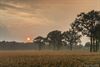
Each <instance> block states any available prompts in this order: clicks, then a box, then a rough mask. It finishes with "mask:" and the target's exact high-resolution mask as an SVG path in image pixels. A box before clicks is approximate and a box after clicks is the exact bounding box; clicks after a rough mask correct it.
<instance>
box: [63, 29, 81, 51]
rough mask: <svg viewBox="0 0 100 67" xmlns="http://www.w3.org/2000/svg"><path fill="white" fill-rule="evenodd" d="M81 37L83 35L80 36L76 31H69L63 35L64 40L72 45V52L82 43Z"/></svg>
mask: <svg viewBox="0 0 100 67" xmlns="http://www.w3.org/2000/svg"><path fill="white" fill-rule="evenodd" d="M80 37H81V35H78V34H77V32H75V31H74V30H69V31H66V32H64V33H63V40H65V42H66V43H67V44H69V45H70V50H72V47H73V45H77V44H78V43H80V42H81V40H80Z"/></svg>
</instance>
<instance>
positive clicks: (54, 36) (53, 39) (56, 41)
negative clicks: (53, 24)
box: [47, 30, 62, 49]
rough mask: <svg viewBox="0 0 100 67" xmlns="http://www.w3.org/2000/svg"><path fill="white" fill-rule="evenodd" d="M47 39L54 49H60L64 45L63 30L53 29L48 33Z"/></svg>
mask: <svg viewBox="0 0 100 67" xmlns="http://www.w3.org/2000/svg"><path fill="white" fill-rule="evenodd" d="M47 39H48V41H49V43H50V44H51V45H53V46H54V49H59V48H60V47H61V45H62V34H61V31H58V30H55V31H51V32H49V33H48V35H47Z"/></svg>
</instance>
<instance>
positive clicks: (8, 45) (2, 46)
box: [0, 41, 35, 50]
mask: <svg viewBox="0 0 100 67" xmlns="http://www.w3.org/2000/svg"><path fill="white" fill-rule="evenodd" d="M33 49H35V46H34V45H33V43H23V42H15V41H12V42H7V41H2V42H0V50H33Z"/></svg>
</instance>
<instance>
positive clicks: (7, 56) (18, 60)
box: [0, 51, 100, 67]
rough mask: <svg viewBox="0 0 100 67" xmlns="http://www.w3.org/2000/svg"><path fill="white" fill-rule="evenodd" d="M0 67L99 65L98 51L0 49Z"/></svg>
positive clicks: (87, 66) (84, 66)
mask: <svg viewBox="0 0 100 67" xmlns="http://www.w3.org/2000/svg"><path fill="white" fill-rule="evenodd" d="M0 67H100V53H89V52H82V51H81V52H80V51H78V52H76V51H0Z"/></svg>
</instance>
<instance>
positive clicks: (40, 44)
mask: <svg viewBox="0 0 100 67" xmlns="http://www.w3.org/2000/svg"><path fill="white" fill-rule="evenodd" d="M33 42H34V43H35V44H36V45H38V48H39V50H41V49H42V47H43V46H44V38H43V37H42V36H38V37H36V38H35V39H34V40H33Z"/></svg>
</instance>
